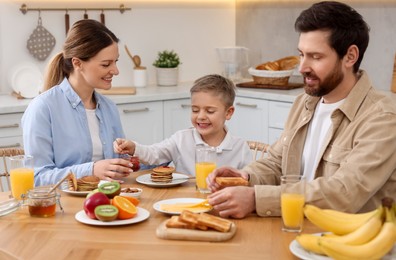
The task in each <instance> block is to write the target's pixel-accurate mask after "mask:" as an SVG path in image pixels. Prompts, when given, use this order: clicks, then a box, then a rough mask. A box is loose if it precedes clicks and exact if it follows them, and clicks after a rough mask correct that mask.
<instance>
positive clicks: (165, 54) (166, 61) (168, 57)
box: [153, 50, 181, 68]
mask: <svg viewBox="0 0 396 260" xmlns="http://www.w3.org/2000/svg"><path fill="white" fill-rule="evenodd" d="M179 64H181V62H180V59H179V55H177V53H176V52H174V51H173V50H172V51H167V50H165V51H160V52H158V56H157V59H156V60H155V61H154V63H153V65H154V66H155V67H157V68H176V67H177V66H179Z"/></svg>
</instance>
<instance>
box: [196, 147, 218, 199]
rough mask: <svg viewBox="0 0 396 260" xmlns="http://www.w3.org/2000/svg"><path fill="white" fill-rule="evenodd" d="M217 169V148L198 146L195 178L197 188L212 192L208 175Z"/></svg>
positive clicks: (203, 191)
mask: <svg viewBox="0 0 396 260" xmlns="http://www.w3.org/2000/svg"><path fill="white" fill-rule="evenodd" d="M214 169H216V148H214V147H211V146H203V147H197V148H196V151H195V178H196V187H197V190H198V191H199V192H201V193H210V192H211V191H210V189H208V186H207V184H206V177H208V175H209V174H210V173H211V172H213V171H214Z"/></svg>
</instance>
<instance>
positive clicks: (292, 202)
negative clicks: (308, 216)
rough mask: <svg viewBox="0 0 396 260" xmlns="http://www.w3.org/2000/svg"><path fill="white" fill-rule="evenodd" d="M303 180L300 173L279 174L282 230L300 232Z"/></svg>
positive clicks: (301, 225)
mask: <svg viewBox="0 0 396 260" xmlns="http://www.w3.org/2000/svg"><path fill="white" fill-rule="evenodd" d="M304 204H305V180H304V179H303V177H302V176H301V175H284V176H281V213H282V222H283V226H282V230H283V231H287V232H301V231H302V228H303V223H304Z"/></svg>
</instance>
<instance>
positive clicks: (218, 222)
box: [198, 213, 232, 232]
mask: <svg viewBox="0 0 396 260" xmlns="http://www.w3.org/2000/svg"><path fill="white" fill-rule="evenodd" d="M198 224H200V225H203V226H206V227H210V228H213V229H215V230H217V231H220V232H228V231H230V229H231V224H232V222H231V221H229V220H227V219H224V218H220V217H216V216H213V215H210V214H207V213H200V214H199V217H198Z"/></svg>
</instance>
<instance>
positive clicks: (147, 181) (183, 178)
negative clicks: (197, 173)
mask: <svg viewBox="0 0 396 260" xmlns="http://www.w3.org/2000/svg"><path fill="white" fill-rule="evenodd" d="M172 176H173V180H172V181H171V182H168V183H160V182H153V181H151V175H150V174H144V175H140V176H138V177H137V178H136V181H137V182H138V183H141V184H144V185H147V186H150V187H155V188H165V187H173V186H176V185H179V184H182V183H185V182H187V181H188V178H189V177H190V176H188V175H185V174H180V173H173V175H172Z"/></svg>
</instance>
